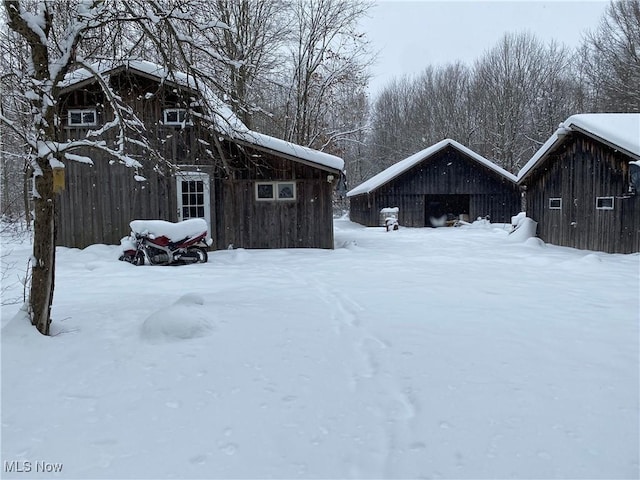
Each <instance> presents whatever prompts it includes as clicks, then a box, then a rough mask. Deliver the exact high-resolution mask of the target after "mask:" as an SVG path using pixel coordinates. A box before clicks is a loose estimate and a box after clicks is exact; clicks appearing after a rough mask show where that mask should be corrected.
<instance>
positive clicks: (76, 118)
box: [68, 108, 98, 127]
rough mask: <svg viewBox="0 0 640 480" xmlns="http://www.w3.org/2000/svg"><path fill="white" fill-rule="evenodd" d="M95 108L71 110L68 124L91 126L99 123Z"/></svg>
mask: <svg viewBox="0 0 640 480" xmlns="http://www.w3.org/2000/svg"><path fill="white" fill-rule="evenodd" d="M97 123H98V122H97V115H96V110H95V108H87V109H80V110H69V120H68V124H69V126H72V127H90V126H93V125H97Z"/></svg>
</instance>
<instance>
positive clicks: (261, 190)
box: [256, 183, 275, 200]
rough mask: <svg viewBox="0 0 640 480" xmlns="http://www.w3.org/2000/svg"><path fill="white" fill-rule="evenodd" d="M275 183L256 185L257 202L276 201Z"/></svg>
mask: <svg viewBox="0 0 640 480" xmlns="http://www.w3.org/2000/svg"><path fill="white" fill-rule="evenodd" d="M273 187H274V185H273V183H256V200H274V199H275V195H274V188H273Z"/></svg>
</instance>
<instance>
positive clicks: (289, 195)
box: [278, 182, 296, 200]
mask: <svg viewBox="0 0 640 480" xmlns="http://www.w3.org/2000/svg"><path fill="white" fill-rule="evenodd" d="M295 199H296V184H295V183H293V182H290V183H278V200H295Z"/></svg>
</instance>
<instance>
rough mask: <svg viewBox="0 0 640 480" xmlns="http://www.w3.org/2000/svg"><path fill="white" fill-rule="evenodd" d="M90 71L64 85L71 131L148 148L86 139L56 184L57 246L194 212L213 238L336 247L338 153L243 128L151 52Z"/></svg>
mask: <svg viewBox="0 0 640 480" xmlns="http://www.w3.org/2000/svg"><path fill="white" fill-rule="evenodd" d="M93 70H94V71H98V72H99V73H100V80H99V79H98V77H97V76H96V75H94V74H92V73H90V72H89V71H88V70H85V69H80V70H77V71H75V72H73V73H71V74H70V75H68V76H67V78H66V79H65V81H64V83H63V85H62V86H61V87H62V95H61V101H60V103H59V105H58V108H59V118H60V119H61V124H62V126H63V127H62V128H63V135H64V137H65V139H66V140H82V139H86V140H87V143H90V142H91V141H93V140H92V139H94V138H96V133H100V137H99V138H105V137H106V141H105V142H104V144H103V146H102V147H103V148H112V150H115V149H116V146H117V144H118V142H119V138H120V136H121V135H127V136H128V137H129V138H132V139H134V140H135V141H136V142H138V144H139V145H143V144H146V145H147V148H143V147H142V146H140V147H139V148H138V149H134V150H133V151H132V152H131V153H129V154H128V155H127V157H126V158H120V159H118V158H117V157H115V159H114V156H112V155H108V154H106V153H104V152H103V151H101V148H95V146H93V147H92V146H90V145H89V146H87V148H86V149H84V150H83V151H81V152H78V154H75V153H74V155H73V157H72V158H70V160H69V161H67V162H66V163H65V168H64V172H65V179H66V182H65V183H66V185H65V189H64V191H62V192H61V193H60V195H59V202H58V209H57V212H58V237H57V242H58V244H59V245H65V246H70V247H80V248H82V247H86V246H87V245H90V244H94V243H111V244H113V243H119V241H120V239H121V238H122V237H124V236H125V235H128V234H129V222H130V221H131V220H135V219H160V220H168V221H179V220H185V219H188V218H194V217H198V218H204V219H206V221H207V223H208V225H209V230H210V232H209V233H210V235H211V237H212V238H213V240H214V248H228V247H229V246H231V245H232V246H234V247H237V248H282V247H314V248H333V246H334V241H333V211H332V194H333V190H334V187H335V183H336V182H337V180H338V179H339V178H340V175H341V172H342V170H343V168H344V162H343V160H342V159H341V158H338V157H335V156H333V155H329V154H325V153H321V152H318V151H315V150H312V149H309V148H306V147H302V146H299V145H295V144H292V143H289V142H285V141H283V140H280V139H277V138H274V137H270V136H267V135H264V134H260V133H258V132H254V131H251V130H249V129H247V127H246V126H244V125H243V124H242V122H240V120H239V119H238V118H237V117H236V116H235V115H234V114H233V113H232V112H231V110H230V109H229V108H228V106H226V105H225V104H223V103H222V102H221V101H220V100H219V99H218V98H217V97H216V96H215V95H214V94H213V93H211V92H210V91H209V90H208V89H207V88H206V87H205V86H203V85H202V84H200V83H198V82H195V81H194V80H193V78H192V77H188V76H187V75H185V74H182V73H179V72H171V71H168V70H166V69H164V68H163V67H161V66H159V65H156V64H153V63H150V62H146V61H128V62H124V63H120V64H117V65H105V64H96V65H95V66H94V68H93ZM102 82H108V84H109V87H110V89H112V90H113V91H115V92H117V94H118V95H119V101H121V102H122V103H123V104H124V105H127V106H128V107H130V108H129V113H128V117H127V118H116V117H115V114H114V112H113V111H112V110H111V109H110V108H109V105H110V103H109V102H107V101H105V95H106V93H105V91H106V89H105V88H104V85H103V84H102ZM105 132H106V133H105ZM71 160H75V161H71ZM131 160H133V161H135V166H134V169H132V168H131Z"/></svg>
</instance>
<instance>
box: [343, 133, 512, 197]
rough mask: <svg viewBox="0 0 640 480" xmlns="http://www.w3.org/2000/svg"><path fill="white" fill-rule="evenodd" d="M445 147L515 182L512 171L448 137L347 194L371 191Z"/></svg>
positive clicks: (353, 194)
mask: <svg viewBox="0 0 640 480" xmlns="http://www.w3.org/2000/svg"><path fill="white" fill-rule="evenodd" d="M446 147H452V148H455V149H456V150H459V151H460V152H462V153H464V154H465V155H467V156H468V157H470V158H471V159H473V160H475V161H476V162H478V163H480V164H481V165H483V166H484V167H486V168H488V169H490V170H493V171H494V172H495V173H497V174H499V175H500V176H502V177H504V178H506V179H507V180H509V181H510V182H514V183H515V181H516V177H515V175H513V174H512V173H509V172H507V171H506V170H505V169H504V168H502V167H499V166H498V165H496V164H495V163H493V162H491V161H490V160H487V159H486V158H484V157H483V156H481V155H479V154H477V153H476V152H474V151H473V150H470V149H469V148H467V147H465V146H464V145H462V144H460V143H458V142H456V141H455V140H451V139H450V138H447V139H445V140H442V141H441V142H438V143H436V144H435V145H432V146H430V147H429V148H425V149H424V150H421V151H419V152H418V153H415V154H413V155H411V156H410V157H407V158H405V159H404V160H400V161H399V162H398V163H395V164H393V165H391V166H390V167H389V168H387V169H386V170H383V171H382V172H380V173H378V174H377V175H375V176H373V177H371V178H370V179H369V180H367V181H365V182H363V183H361V184H360V185H358V186H357V187H355V188H354V189H352V190H350V191H349V192H348V193H347V196H348V197H353V196H356V195H362V194H365V193H371V192H372V191H373V190H376V189H377V188H379V187H381V186H382V185H384V184H386V183H388V182H390V181H391V180H393V179H394V178H396V177H398V176H400V175H401V174H403V173H404V172H406V171H407V170H409V169H411V168H412V167H414V166H416V165H417V164H419V163H420V162H422V161H424V160H426V159H427V158H429V157H431V156H432V155H434V154H435V153H437V152H439V151H441V150H443V149H444V148H446Z"/></svg>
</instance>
